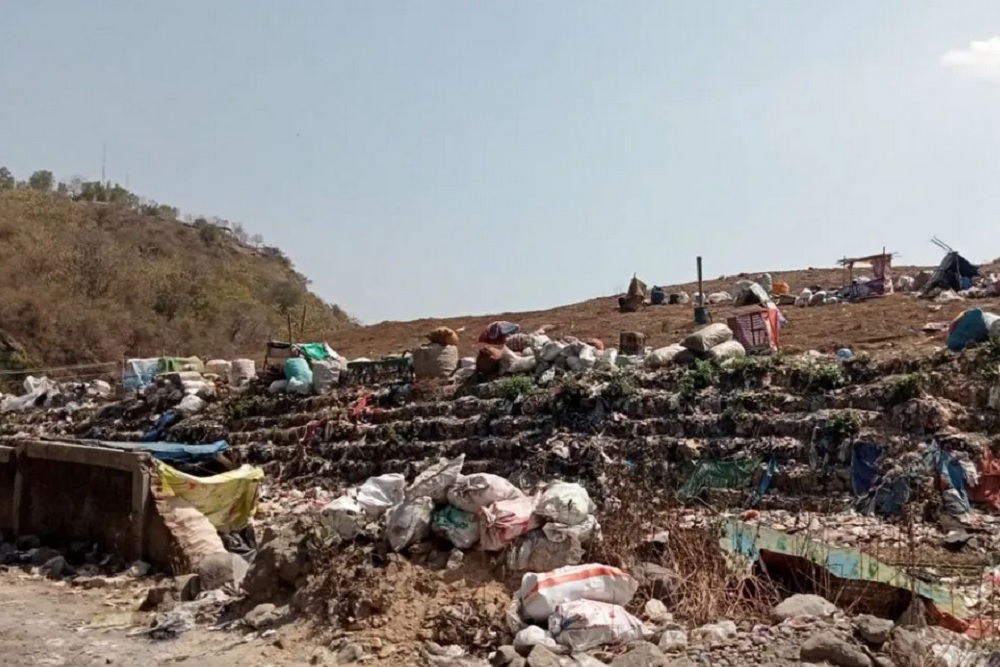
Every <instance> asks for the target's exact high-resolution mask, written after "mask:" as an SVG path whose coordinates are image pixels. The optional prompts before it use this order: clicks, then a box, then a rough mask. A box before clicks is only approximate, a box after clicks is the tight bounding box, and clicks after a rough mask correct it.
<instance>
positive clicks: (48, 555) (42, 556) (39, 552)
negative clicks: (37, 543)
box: [29, 547, 62, 566]
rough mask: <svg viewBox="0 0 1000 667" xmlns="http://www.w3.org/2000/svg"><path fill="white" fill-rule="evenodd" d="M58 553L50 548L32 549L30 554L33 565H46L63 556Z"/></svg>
mask: <svg viewBox="0 0 1000 667" xmlns="http://www.w3.org/2000/svg"><path fill="white" fill-rule="evenodd" d="M61 555H62V554H60V553H59V552H58V551H56V550H55V549H51V548H49V547H38V548H37V549H32V550H31V551H30V554H29V558H30V562H31V564H32V565H35V566H38V565H45V564H46V563H48V562H49V561H50V560H52V559H53V558H57V557H59V556H61Z"/></svg>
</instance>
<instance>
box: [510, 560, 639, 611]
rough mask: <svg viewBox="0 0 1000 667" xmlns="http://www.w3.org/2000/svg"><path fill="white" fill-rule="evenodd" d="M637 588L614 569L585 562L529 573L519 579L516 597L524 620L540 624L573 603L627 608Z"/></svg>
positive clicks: (635, 584) (630, 578)
mask: <svg viewBox="0 0 1000 667" xmlns="http://www.w3.org/2000/svg"><path fill="white" fill-rule="evenodd" d="M638 587H639V585H638V583H636V580H635V579H633V578H632V577H630V576H629V575H628V574H626V573H625V572H623V571H622V570H619V569H618V568H617V567H611V566H610V565H601V564H599V563H589V564H586V565H571V566H569V567H561V568H559V569H557V570H552V571H551V572H543V573H538V572H529V573H527V574H525V575H524V577H522V578H521V588H520V590H519V591H518V598H519V599H520V600H521V611H522V613H523V614H524V617H525V618H528V619H533V620H537V621H540V620H544V619H546V618H548V617H549V616H551V615H552V614H553V613H554V612H555V610H556V607H557V606H558V605H560V604H564V603H566V602H574V601H576V600H593V601H594V602H607V603H610V604H619V605H627V604H628V603H629V602H631V601H632V597H633V596H634V595H635V592H636V590H637V589H638Z"/></svg>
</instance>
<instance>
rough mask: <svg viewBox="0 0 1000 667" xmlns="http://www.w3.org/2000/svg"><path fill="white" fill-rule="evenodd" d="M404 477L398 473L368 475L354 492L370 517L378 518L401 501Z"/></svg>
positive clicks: (404, 485)
mask: <svg viewBox="0 0 1000 667" xmlns="http://www.w3.org/2000/svg"><path fill="white" fill-rule="evenodd" d="M405 488H406V478H405V477H403V476H402V475H400V474H398V473H393V474H390V475H379V476H378V477H369V478H368V479H367V480H365V483H364V484H362V485H361V486H360V487H358V489H357V492H356V493H355V494H354V497H355V498H356V500H357V502H358V505H360V506H361V509H362V510H364V512H365V514H366V515H368V518H370V519H378V518H379V517H380V516H382V515H383V514H385V512H386V510H388V509H389V508H390V507H392V506H393V505H398V504H399V503H401V502H403V490H404V489H405Z"/></svg>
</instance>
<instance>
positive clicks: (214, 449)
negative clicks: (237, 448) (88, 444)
mask: <svg viewBox="0 0 1000 667" xmlns="http://www.w3.org/2000/svg"><path fill="white" fill-rule="evenodd" d="M92 444H97V445H99V446H101V447H109V448H111V449H121V450H125V451H140V452H148V453H149V454H152V455H153V458H155V459H159V460H160V461H163V462H164V463H197V462H198V461H208V460H211V459H213V458H215V457H216V456H218V455H219V454H223V453H225V452H226V451H228V450H229V443H228V442H226V441H225V440H219V441H218V442H213V443H211V444H207V445H184V444H181V443H177V442H109V441H106V440H101V441H99V442H96V443H92Z"/></svg>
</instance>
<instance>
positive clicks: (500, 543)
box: [479, 496, 538, 551]
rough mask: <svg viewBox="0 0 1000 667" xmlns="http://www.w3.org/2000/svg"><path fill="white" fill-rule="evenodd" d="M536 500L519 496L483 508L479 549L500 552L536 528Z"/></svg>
mask: <svg viewBox="0 0 1000 667" xmlns="http://www.w3.org/2000/svg"><path fill="white" fill-rule="evenodd" d="M536 503H537V499H536V498H532V497H531V496H521V497H520V498H514V499H513V500H501V501H500V502H497V503H493V504H492V505H490V506H489V507H484V508H483V510H482V516H481V518H480V537H479V542H480V545H479V546H480V547H481V548H482V550H483V551H502V550H503V549H504V547H506V546H507V545H508V544H510V543H512V542H513V541H514V540H516V539H517V538H519V537H520V536H521V535H524V534H525V533H527V532H528V531H530V530H532V529H534V528H537V527H538V520H537V519H536V518H535V514H534V511H535V504H536Z"/></svg>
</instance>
